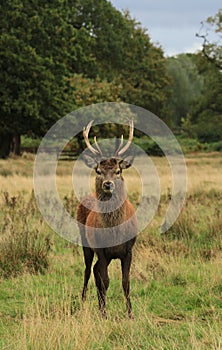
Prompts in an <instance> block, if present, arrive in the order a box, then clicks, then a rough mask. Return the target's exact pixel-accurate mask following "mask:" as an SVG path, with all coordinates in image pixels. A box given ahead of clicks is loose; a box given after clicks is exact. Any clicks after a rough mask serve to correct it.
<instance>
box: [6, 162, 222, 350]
mask: <svg viewBox="0 0 222 350" xmlns="http://www.w3.org/2000/svg"><path fill="white" fill-rule="evenodd" d="M196 161H197V164H195V168H196V169H197V170H200V169H202V170H201V171H203V169H205V168H204V166H207V169H209V164H206V165H203V162H202V161H201V162H198V159H197V160H196ZM192 164H193V163H192ZM160 166H161V164H160ZM16 171H19V169H18V165H17V167H16ZM218 178H219V177H218ZM214 185H215V188H216V185H217V184H214ZM15 197H16V199H13V196H11V195H10V194H9V195H5V194H4V195H3V193H1V201H0V202H1V213H0V225H1V226H0V227H1V228H0V248H2V247H3V245H2V244H3V243H4V244H5V242H6V241H7V240H6V238H7V239H8V242H10V241H11V239H13V242H14V240H15V236H13V235H12V232H10V231H11V229H13V230H14V232H15V233H17V235H18V238H19V240H20V241H19V240H18V241H16V245H17V246H19V247H20V250H21V244H20V243H21V239H22V237H24V232H27V229H29V231H28V232H29V235H28V237H29V239H30V242H31V243H32V244H33V241H34V242H36V240H38V239H40V241H41V242H45V238H47V239H48V240H49V241H50V249H49V250H48V251H47V261H48V265H47V266H46V267H45V268H44V269H39V270H37V271H36V270H35V269H30V270H29V269H28V268H27V266H26V264H23V265H22V269H20V270H19V271H18V270H17V265H18V264H16V261H14V265H13V263H12V265H11V269H12V272H13V271H14V273H12V274H8V275H7V274H6V275H5V274H2V275H1V277H0V349H10V350H23V349H24V350H26V349H27V350H29V349H30V350H44V349H45V350H54V349H58V350H67V349H68V350H69V349H70V350H73V349H77V350H78V349H79V350H80V349H87V350H88V349H89V350H97V349H107V350H109V349H110V350H111V349H121V350H122V349H123V350H131V349H135V350H136V349H144V350H147V349H148V350H149V349H152V350H162V349H163V350H172V349H175V350H190V349H193V350H209V349H211V350H219V349H221V347H222V328H221V325H222V274H221V271H222V259H221V258H222V214H221V210H220V208H221V205H222V192H221V191H220V190H218V189H217V190H215V189H214V186H212V188H211V189H210V190H206V188H204V186H202V190H201V188H200V187H199V188H198V190H196V191H192V192H189V193H188V195H187V198H186V202H185V205H184V209H183V211H182V213H181V215H180V217H179V219H178V220H177V222H176V223H175V224H174V225H173V227H172V228H171V229H170V230H169V231H168V232H166V233H165V234H162V235H161V233H160V231H159V225H160V223H161V218H162V216H163V214H164V212H165V210H166V206H167V203H168V199H167V196H166V195H162V197H161V205H160V207H159V210H158V212H157V215H156V217H155V218H154V220H153V223H152V225H151V226H150V227H148V228H147V229H145V230H144V232H143V233H141V234H140V235H139V236H138V239H137V243H136V246H135V249H134V256H133V263H132V269H131V299H132V304H133V313H134V319H133V320H129V319H128V317H127V314H126V308H125V301H124V297H123V292H122V287H121V269H120V263H119V262H118V261H113V262H112V263H111V265H110V268H109V275H110V287H109V289H108V295H107V313H108V319H107V320H103V319H101V317H100V314H99V311H98V305H97V295H96V289H95V285H94V280H93V276H92V277H91V279H90V283H89V289H88V294H87V301H86V303H85V304H84V305H83V304H82V302H81V298H80V296H81V289H82V284H83V272H84V264H83V256H82V250H81V247H77V246H73V245H72V244H71V243H68V242H66V241H65V240H64V239H62V238H61V237H59V236H58V235H56V234H55V233H53V232H52V231H51V229H50V228H49V227H48V226H47V225H46V223H44V222H43V221H42V220H41V217H40V215H39V213H38V210H37V208H36V206H35V202H34V199H33V196H32V195H31V194H30V195H27V193H26V194H22V193H19V191H18V192H17V195H16V196H15ZM132 200H134V201H135V202H136V201H137V200H138V198H137V196H136V192H135V194H134V195H133V196H132ZM14 201H16V204H17V205H16V206H14ZM64 203H65V205H66V208H67V209H68V210H70V211H71V212H72V211H73V205H76V203H75V200H74V197H73V195H72V194H71V193H68V192H67V194H66V196H65V198H64ZM24 227H25V228H26V230H25V231H24V232H23V228H24ZM36 229H38V233H39V236H38V237H36V235H35V234H34V235H33V232H36ZM3 236H4V240H3ZM32 244H31V245H28V247H29V249H30V247H33V245H32ZM11 247H12V250H13V251H15V250H16V248H15V245H14V246H11ZM26 247H27V245H26ZM1 252H2V253H1V258H2V256H3V254H6V256H7V251H6V249H2V251H1ZM36 254H37V256H39V254H40V256H41V249H40V251H36ZM27 255H28V254H26V256H27ZM43 265H44V264H43ZM13 266H14V268H13Z"/></svg>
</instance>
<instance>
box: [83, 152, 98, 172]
mask: <svg viewBox="0 0 222 350" xmlns="http://www.w3.org/2000/svg"><path fill="white" fill-rule="evenodd" d="M83 160H84V162H85V164H86V165H87V166H88V167H89V168H93V169H94V168H96V167H97V164H98V162H97V160H96V159H95V158H94V157H91V156H89V155H88V154H84V156H83Z"/></svg>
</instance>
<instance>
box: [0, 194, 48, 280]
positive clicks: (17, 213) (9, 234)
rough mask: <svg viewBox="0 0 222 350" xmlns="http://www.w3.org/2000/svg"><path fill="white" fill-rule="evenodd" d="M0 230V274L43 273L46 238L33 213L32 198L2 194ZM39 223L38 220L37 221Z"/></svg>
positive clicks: (12, 275) (6, 275) (46, 251)
mask: <svg viewBox="0 0 222 350" xmlns="http://www.w3.org/2000/svg"><path fill="white" fill-rule="evenodd" d="M1 212H3V216H2V217H1V221H2V225H1V232H0V276H1V277H4V278H8V277H14V276H17V275H19V274H22V273H27V272H28V273H38V272H40V273H43V272H44V270H45V269H46V268H47V267H48V265H49V258H48V257H49V251H50V245H51V244H50V239H49V238H48V237H46V236H44V235H43V234H42V233H40V231H39V229H38V228H37V226H36V224H35V225H34V224H33V216H34V215H36V212H37V208H36V206H35V200H34V198H33V197H32V198H31V199H30V201H29V202H28V203H26V202H25V201H24V198H22V197H21V196H19V197H10V196H9V195H8V193H4V203H3V204H2V208H1ZM37 224H38V225H39V222H38V223H37Z"/></svg>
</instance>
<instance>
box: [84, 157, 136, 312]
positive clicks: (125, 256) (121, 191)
mask: <svg viewBox="0 0 222 350" xmlns="http://www.w3.org/2000/svg"><path fill="white" fill-rule="evenodd" d="M86 163H87V164H88V165H89V164H90V166H93V165H94V167H95V170H96V172H97V176H96V181H95V185H96V193H95V194H91V195H89V196H87V197H85V198H84V199H83V200H82V202H81V203H80V204H79V206H78V209H77V221H78V222H79V228H80V235H81V239H82V244H83V252H84V258H85V265H86V268H85V276H84V287H83V292H82V299H83V300H85V298H86V290H87V284H88V280H89V277H90V273H91V265H92V261H93V256H94V253H96V254H97V257H98V260H97V262H96V264H95V266H94V269H93V270H94V276H95V282H96V286H97V293H98V300H99V307H100V310H101V312H102V315H103V316H105V315H106V291H107V289H108V286H109V277H108V265H109V263H110V261H111V260H112V259H120V260H121V266H122V286H123V290H124V294H125V297H126V305H127V311H128V315H129V317H131V316H132V308H131V302H130V296H129V271H130V265H131V259H132V248H133V245H134V243H135V240H136V234H137V219H136V215H135V210H134V207H133V205H132V204H131V203H130V202H129V200H128V199H127V196H126V192H125V186H124V179H123V177H122V170H123V169H126V168H128V167H129V166H130V165H131V164H130V163H127V161H123V160H119V159H116V158H111V159H107V160H102V161H100V162H96V163H93V161H92V158H91V159H90V160H89V159H88V160H86ZM107 186H108V187H109V186H110V187H111V188H112V191H109V190H106V187H107ZM103 228H104V229H105V230H103ZM97 229H99V230H97ZM118 238H121V239H119V241H120V242H123V243H120V244H116V242H118ZM103 240H104V242H105V243H106V244H107V246H105V247H104V248H98V246H99V245H100V243H101V242H103ZM112 243H113V244H112Z"/></svg>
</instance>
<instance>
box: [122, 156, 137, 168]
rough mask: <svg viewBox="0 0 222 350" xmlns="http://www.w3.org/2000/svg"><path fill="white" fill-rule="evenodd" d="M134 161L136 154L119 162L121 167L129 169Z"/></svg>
mask: <svg viewBox="0 0 222 350" xmlns="http://www.w3.org/2000/svg"><path fill="white" fill-rule="evenodd" d="M133 161H134V156H128V157H126V158H124V159H122V160H121V161H120V162H119V166H120V168H121V169H127V168H129V167H131V165H132V164H133Z"/></svg>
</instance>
